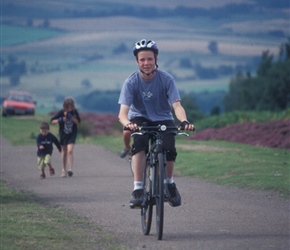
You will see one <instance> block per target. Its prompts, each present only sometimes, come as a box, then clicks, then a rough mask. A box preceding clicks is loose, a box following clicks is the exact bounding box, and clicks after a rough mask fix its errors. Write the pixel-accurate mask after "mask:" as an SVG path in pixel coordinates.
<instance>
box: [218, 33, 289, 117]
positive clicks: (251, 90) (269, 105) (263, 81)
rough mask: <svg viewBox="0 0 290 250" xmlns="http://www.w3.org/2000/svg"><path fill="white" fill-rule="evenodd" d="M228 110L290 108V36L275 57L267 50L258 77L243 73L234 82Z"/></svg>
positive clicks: (226, 101) (276, 109)
mask: <svg viewBox="0 0 290 250" xmlns="http://www.w3.org/2000/svg"><path fill="white" fill-rule="evenodd" d="M223 104H224V109H225V111H226V112H227V111H234V110H256V111H262V110H268V111H281V110H285V109H287V108H289V107H290V38H288V41H287V42H285V43H283V44H282V45H281V46H280V51H279V54H278V55H277V56H276V59H275V56H274V55H272V54H270V53H269V51H264V52H263V54H262V57H261V61H260V64H259V65H258V67H257V69H256V72H255V76H252V74H251V73H250V72H246V73H243V72H239V73H237V74H236V75H235V76H234V77H233V78H232V79H231V81H230V84H229V92H228V94H227V95H226V96H225V99H224V103H223Z"/></svg>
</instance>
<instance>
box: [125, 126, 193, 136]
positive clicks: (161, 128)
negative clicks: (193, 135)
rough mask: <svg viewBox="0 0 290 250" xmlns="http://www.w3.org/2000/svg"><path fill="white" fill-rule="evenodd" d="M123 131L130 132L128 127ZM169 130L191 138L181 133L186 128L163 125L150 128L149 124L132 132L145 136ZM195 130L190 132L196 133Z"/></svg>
mask: <svg viewBox="0 0 290 250" xmlns="http://www.w3.org/2000/svg"><path fill="white" fill-rule="evenodd" d="M123 129H124V130H130V129H129V128H127V127H124V128H123ZM168 130H169V132H171V133H175V134H183V135H186V136H189V135H188V134H187V133H185V132H181V131H185V130H184V126H166V125H161V124H159V125H156V126H148V125H147V124H143V125H142V126H139V127H138V128H137V129H136V130H132V132H133V134H144V133H150V132H166V131H168ZM194 130H195V128H193V130H190V131H194ZM130 131H131V130H130Z"/></svg>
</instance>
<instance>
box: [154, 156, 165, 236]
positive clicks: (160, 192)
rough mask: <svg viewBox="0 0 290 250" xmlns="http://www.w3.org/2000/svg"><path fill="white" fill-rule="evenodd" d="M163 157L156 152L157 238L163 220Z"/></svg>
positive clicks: (160, 233) (161, 234)
mask: <svg viewBox="0 0 290 250" xmlns="http://www.w3.org/2000/svg"><path fill="white" fill-rule="evenodd" d="M164 171H165V168H164V158H163V154H162V153H159V154H158V164H157V168H156V187H157V188H156V232H157V239H158V240H162V236H163V221H164V175H165V173H164Z"/></svg>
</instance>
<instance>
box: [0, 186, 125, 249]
mask: <svg viewBox="0 0 290 250" xmlns="http://www.w3.org/2000/svg"><path fill="white" fill-rule="evenodd" d="M0 190H1V192H0V207H1V209H0V210H1V216H0V249H7V250H14V249H15V250H16V249H61V250H65V249H125V248H124V247H123V246H121V245H119V244H117V243H116V242H115V241H114V238H113V236H112V235H110V234H108V233H106V232H104V231H103V230H102V229H101V228H99V227H97V226H96V225H94V224H92V223H90V222H89V221H88V220H87V219H84V218H80V217H77V216H74V215H72V214H68V213H67V212H66V211H64V210H63V209H62V208H61V207H56V206H52V205H50V204H46V203H43V202H42V201H40V200H39V199H38V198H36V197H34V196H33V195H31V194H22V193H19V192H16V191H15V190H13V189H11V188H8V187H7V186H6V185H5V183H3V182H2V181H0Z"/></svg>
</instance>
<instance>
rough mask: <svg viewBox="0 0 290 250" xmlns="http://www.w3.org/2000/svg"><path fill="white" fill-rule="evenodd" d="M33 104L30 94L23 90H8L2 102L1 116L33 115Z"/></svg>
mask: <svg viewBox="0 0 290 250" xmlns="http://www.w3.org/2000/svg"><path fill="white" fill-rule="evenodd" d="M35 104H36V102H33V100H32V95H31V94H29V93H27V92H23V91H9V93H8V95H7V96H6V97H5V99H4V100H3V103H2V116H7V115H34V114H35Z"/></svg>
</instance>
